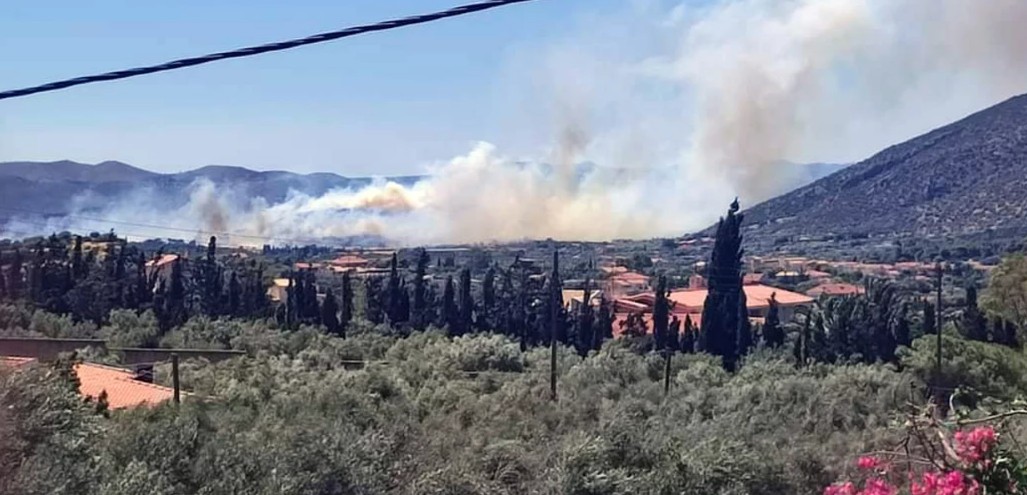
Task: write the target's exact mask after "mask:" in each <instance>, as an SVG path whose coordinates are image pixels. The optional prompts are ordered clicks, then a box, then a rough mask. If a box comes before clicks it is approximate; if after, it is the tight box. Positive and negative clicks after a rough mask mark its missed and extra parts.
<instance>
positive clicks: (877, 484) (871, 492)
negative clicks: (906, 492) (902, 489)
mask: <svg viewBox="0 0 1027 495" xmlns="http://www.w3.org/2000/svg"><path fill="white" fill-rule="evenodd" d="M897 493H899V489H898V488H895V487H894V486H892V485H890V484H888V482H887V481H884V480H882V479H880V478H871V479H869V480H867V482H866V485H864V486H863V491H861V492H859V495H896V494H897Z"/></svg>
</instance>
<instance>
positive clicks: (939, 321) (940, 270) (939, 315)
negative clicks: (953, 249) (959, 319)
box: [935, 262, 944, 376]
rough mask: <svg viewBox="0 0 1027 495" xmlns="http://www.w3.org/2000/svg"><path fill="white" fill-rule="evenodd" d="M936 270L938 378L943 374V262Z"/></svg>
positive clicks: (939, 263)
mask: <svg viewBox="0 0 1027 495" xmlns="http://www.w3.org/2000/svg"><path fill="white" fill-rule="evenodd" d="M936 270H937V271H938V284H937V285H938V287H937V288H936V291H937V295H938V301H937V308H936V311H937V317H936V318H935V320H936V321H937V323H936V325H937V326H938V361H937V363H935V366H936V367H937V368H936V372H937V374H938V376H941V373H942V327H944V325H943V321H942V276H943V274H944V270H943V268H942V262H938V266H936Z"/></svg>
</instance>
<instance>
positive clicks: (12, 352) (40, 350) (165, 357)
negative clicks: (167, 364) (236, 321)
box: [0, 337, 246, 364]
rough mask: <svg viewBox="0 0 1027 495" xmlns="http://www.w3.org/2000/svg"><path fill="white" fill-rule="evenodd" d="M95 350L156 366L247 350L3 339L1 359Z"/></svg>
mask: <svg viewBox="0 0 1027 495" xmlns="http://www.w3.org/2000/svg"><path fill="white" fill-rule="evenodd" d="M88 347H94V348H97V349H107V350H108V351H110V352H114V353H117V354H120V355H121V356H122V359H121V362H122V363H124V364H138V363H154V362H160V361H170V360H171V355H172V354H178V356H179V359H181V360H186V359H190V358H203V359H206V360H208V361H211V362H216V361H221V360H224V359H230V358H233V357H237V356H245V355H246V353H245V352H243V351H222V350H207V349H134V348H121V347H111V348H108V347H107V343H106V342H105V341H103V340H91V339H36V338H6V337H4V338H0V356H19V357H32V358H36V359H39V360H40V361H52V360H54V359H56V358H57V356H58V355H59V354H61V353H64V352H74V351H77V350H79V349H85V348H88Z"/></svg>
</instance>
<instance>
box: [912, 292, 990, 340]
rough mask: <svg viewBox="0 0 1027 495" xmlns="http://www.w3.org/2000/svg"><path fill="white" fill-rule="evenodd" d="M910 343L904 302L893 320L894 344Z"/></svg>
mask: <svg viewBox="0 0 1027 495" xmlns="http://www.w3.org/2000/svg"><path fill="white" fill-rule="evenodd" d="M985 332H987V328H985ZM912 343H913V338H912V336H911V335H910V331H909V303H906V302H904V303H902V308H901V309H900V310H899V315H898V321H896V322H895V344H896V345H901V346H906V347H909V346H910V345H912Z"/></svg>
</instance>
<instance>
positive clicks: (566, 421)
mask: <svg viewBox="0 0 1027 495" xmlns="http://www.w3.org/2000/svg"><path fill="white" fill-rule="evenodd" d="M224 325H228V326H224ZM232 325H234V326H232ZM248 325H251V324H238V323H231V322H228V323H226V322H211V321H205V320H198V321H195V322H192V323H189V324H187V325H186V326H185V327H183V329H182V330H181V332H182V334H181V335H182V336H183V337H182V338H188V339H192V340H186V341H185V342H189V343H190V344H195V343H197V342H200V341H205V342H221V343H222V344H223V343H224V342H233V341H238V339H248V340H249V341H250V342H257V340H256V339H253V338H252V335H251V334H255V333H256V331H257V330H258V328H257V327H258V325H257V324H252V325H253V326H252V328H250V327H248ZM263 331H264V337H263V339H262V340H260V341H259V343H258V344H253V345H252V346H251V348H250V351H251V353H252V355H251V356H249V357H246V358H239V359H234V360H230V361H224V362H221V363H217V364H208V363H206V362H202V361H189V362H184V363H183V365H182V383H183V385H184V386H185V388H186V389H187V390H189V391H190V392H191V393H192V395H190V396H189V397H187V400H186V401H185V402H183V404H181V405H180V406H178V407H176V406H174V405H171V404H167V405H164V406H161V407H157V408H154V409H152V410H151V409H139V410H134V411H115V412H112V413H110V415H109V417H104V416H102V415H98V414H96V413H95V412H93V409H92V408H91V407H89V406H87V405H83V404H82V403H81V401H78V400H76V399H75V398H74V396H73V395H72V393H71V388H69V387H67V386H66V384H65V385H64V386H62V385H61V383H60V382H59V376H60V375H59V374H55V373H54V372H52V371H50V370H49V369H48V368H45V367H37V368H36V369H29V370H26V371H22V372H17V373H7V374H4V375H3V378H2V380H4V382H3V386H4V391H3V393H2V394H0V412H2V414H6V415H8V416H9V415H10V414H17V415H18V417H17V418H16V419H15V420H11V419H9V417H8V416H4V417H3V421H0V427H6V428H12V427H13V428H16V429H17V430H18V431H25V432H30V431H31V432H38V433H33V434H32V435H33V437H32V438H31V439H29V440H26V441H25V442H21V443H17V442H13V443H12V442H5V443H4V448H5V449H6V450H5V451H4V452H3V459H8V458H18V459H32V461H31V462H20V463H14V464H12V463H10V462H5V464H4V466H5V467H4V469H6V471H4V472H3V477H4V479H5V480H22V479H27V478H32V479H34V480H37V481H36V482H34V483H38V484H25V485H16V486H15V485H8V486H7V487H4V488H8V489H7V490H3V492H4V493H61V492H62V491H61V490H62V489H59V488H54V487H53V485H48V484H47V482H53V480H52V479H49V477H48V476H47V475H46V473H54V472H58V471H62V472H64V471H66V472H68V473H71V474H73V475H74V476H73V477H72V478H68V479H69V480H70V481H67V483H73V482H74V483H81V485H76V486H74V487H71V488H67V489H63V490H64V491H63V493H116V494H128V493H167V494H172V493H175V494H179V493H187V494H193V493H196V494H218V493H258V494H263V493H266V494H272V493H274V494H279V493H296V494H301V493H310V494H315V493H316V494H321V493H393V494H420V493H468V494H475V493H482V494H484V493H489V494H496V493H509V494H514V493H517V494H520V493H568V494H577V493H581V494H586V493H587V494H606V493H609V494H614V493H617V494H629V493H631V494H636V493H694V494H709V493H725V494H728V493H732V494H733V493H739V494H740V493H766V494H777V493H818V492H819V491H820V490H821V489H822V487H823V486H826V485H827V484H829V483H830V482H831V481H832V480H834V479H836V478H837V477H838V476H839V475H840V474H841V473H842V472H843V468H840V466H845V465H846V464H847V461H848V459H850V458H851V456H853V455H856V454H858V453H859V452H862V451H864V450H870V449H873V448H875V447H876V446H879V445H880V444H882V442H884V441H885V440H886V439H889V438H891V436H892V435H893V433H894V432H893V430H892V426H891V423H890V421H891V420H892V419H893V413H894V411H896V410H898V409H899V406H900V405H901V404H903V403H905V401H907V400H908V398H909V395H910V394H909V390H908V384H909V382H910V381H911V380H912V375H906V374H904V373H901V372H898V371H895V370H894V369H891V368H889V367H885V366H879V365H851V366H841V365H816V364H814V365H811V366H808V367H804V368H796V367H795V366H794V365H793V364H792V363H791V362H790V361H789V358H786V357H785V354H786V353H784V354H782V353H776V352H770V351H766V350H764V351H762V352H758V353H755V354H753V355H751V356H750V357H748V358H747V360H746V361H745V362H744V363H743V365H742V367H741V368H740V370H739V371H738V372H737V373H735V374H728V373H727V372H725V371H724V370H723V368H722V367H721V366H720V365H719V363H718V362H717V361H716V360H715V359H714V358H711V357H709V356H705V355H701V354H700V355H684V354H682V355H675V356H674V357H673V361H672V363H671V364H672V366H671V373H672V377H673V378H672V386H671V390H670V394H669V396H666V397H665V396H664V391H663V386H664V384H663V373H664V361H663V359H662V358H661V357H659V356H657V355H653V354H649V355H639V354H637V353H635V352H632V350H631V349H630V348H629V345H628V344H627V343H625V342H619V341H614V342H608V343H607V344H606V345H605V346H604V348H603V349H602V350H601V351H599V352H594V353H592V354H591V355H589V356H588V357H585V358H582V357H580V356H579V355H578V353H577V352H575V351H574V350H573V349H570V348H561V349H560V351H559V353H558V356H557V358H558V368H559V376H558V394H559V399H558V401H557V402H552V401H550V400H549V359H550V356H549V350H548V349H544V348H540V349H529V350H528V351H526V352H522V351H521V349H520V346H519V345H518V344H517V343H516V342H514V341H512V340H510V339H508V338H506V337H503V336H497V335H487V334H485V335H473V336H464V337H457V338H451V337H448V336H446V335H444V333H442V332H439V331H429V332H425V333H419V334H414V335H412V336H411V337H408V338H395V337H389V336H383V335H380V334H378V333H376V332H373V331H365V332H358V333H356V334H355V335H351V336H350V337H349V338H347V339H340V338H336V337H331V336H326V335H323V334H321V333H320V332H317V331H315V330H314V329H309V330H301V331H298V332H279V331H276V330H272V329H268V328H266V327H264V328H263ZM172 335H175V334H174V333H173V334H169V336H168V337H166V338H167V339H170V338H171V336H172ZM226 335H227V337H226ZM206 339H210V340H209V341H208V340H206ZM226 339H227V340H226ZM233 346H234V345H233ZM356 361H361V362H364V363H363V364H360V363H356ZM157 371H158V373H157V377H158V380H159V381H163V380H167V378H168V374H167V371H168V370H167V369H166V368H164V367H161V368H159V369H158V370H157ZM41 384H43V385H45V386H42V385H41ZM51 395H52V396H53V397H56V398H57V399H59V400H56V402H54V400H55V399H51V401H50V402H47V401H45V400H43V397H48V396H51ZM12 407H14V409H11V408H12ZM10 411H14V413H12V412H10ZM54 415H58V416H54ZM37 424H39V425H44V426H42V427H36V426H33V427H32V428H35V429H32V428H29V427H28V426H26V425H37ZM45 425H50V426H45ZM40 428H42V429H40ZM47 428H49V429H47ZM67 442H71V443H67ZM61 445H68V447H66V448H64V447H62V448H57V447H58V446H61ZM71 446H74V448H72V447H71ZM76 449H77V450H76ZM12 450H14V451H16V452H15V454H11V453H10V452H11V451H12ZM76 480H77V481H76ZM69 486H70V485H69Z"/></svg>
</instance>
